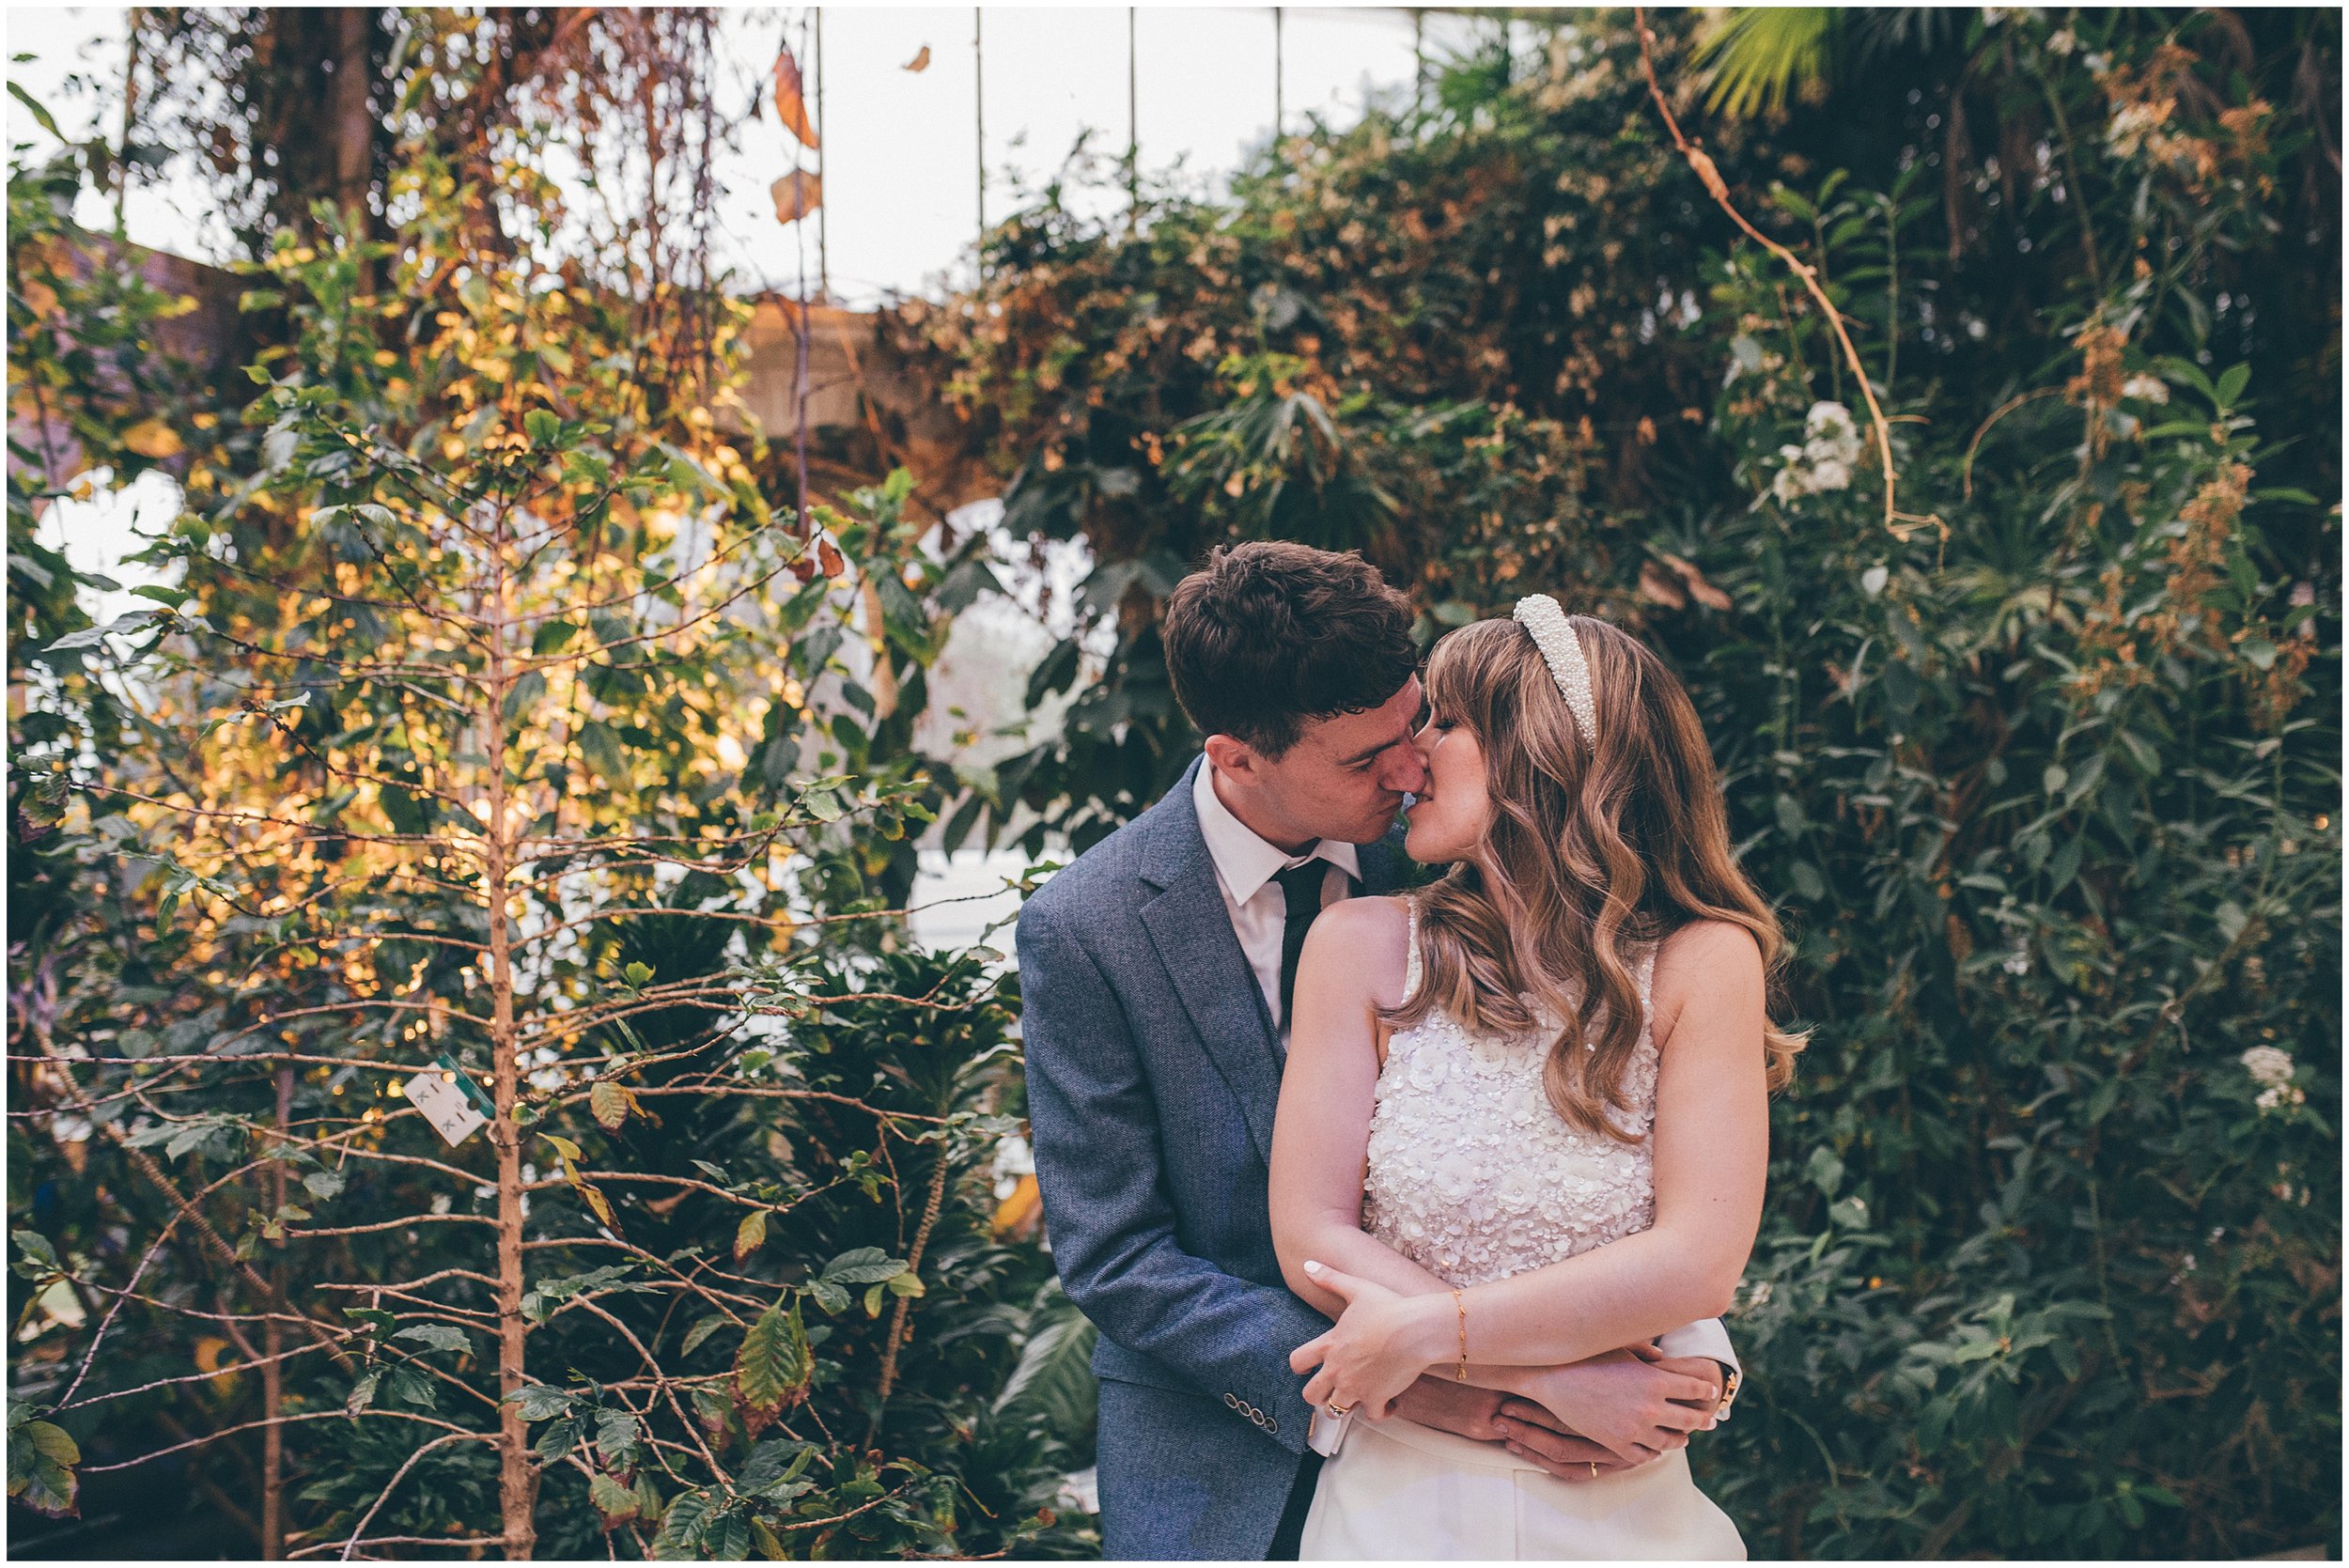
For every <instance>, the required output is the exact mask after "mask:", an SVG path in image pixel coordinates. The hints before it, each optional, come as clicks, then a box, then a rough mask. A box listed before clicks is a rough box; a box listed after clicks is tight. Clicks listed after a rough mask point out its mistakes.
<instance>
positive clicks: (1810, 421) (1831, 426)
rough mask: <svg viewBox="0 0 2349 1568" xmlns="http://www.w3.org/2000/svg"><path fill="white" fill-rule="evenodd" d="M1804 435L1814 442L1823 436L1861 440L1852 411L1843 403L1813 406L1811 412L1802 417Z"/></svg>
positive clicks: (1824, 403)
mask: <svg viewBox="0 0 2349 1568" xmlns="http://www.w3.org/2000/svg"><path fill="white" fill-rule="evenodd" d="M1802 433H1803V434H1804V435H1806V436H1809V437H1811V438H1812V439H1813V440H1816V439H1817V438H1819V437H1821V436H1833V437H1835V438H1836V439H1838V440H1842V439H1844V438H1846V437H1848V438H1849V439H1851V440H1853V441H1858V440H1859V427H1858V426H1857V425H1855V424H1853V423H1852V416H1851V410H1849V409H1847V408H1845V407H1843V404H1841V403H1829V402H1818V403H1813V404H1812V405H1811V411H1810V412H1809V413H1807V414H1805V415H1803V416H1802Z"/></svg>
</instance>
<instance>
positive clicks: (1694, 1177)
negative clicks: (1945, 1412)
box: [1276, 922, 1769, 1409]
mask: <svg viewBox="0 0 2349 1568" xmlns="http://www.w3.org/2000/svg"><path fill="white" fill-rule="evenodd" d="M1654 1001H1655V1008H1656V1020H1655V1028H1656V1031H1657V1039H1658V1042H1659V1045H1660V1047H1661V1048H1662V1064H1661V1067H1660V1070H1659V1074H1658V1078H1657V1094H1656V1107H1657V1109H1656V1126H1655V1130H1654V1132H1653V1134H1652V1136H1653V1137H1654V1138H1655V1140H1656V1222H1655V1224H1654V1225H1653V1226H1652V1227H1651V1228H1650V1229H1648V1230H1645V1231H1642V1232H1641V1233H1640V1234H1636V1235H1631V1236H1626V1237H1625V1238H1624V1239H1622V1240H1621V1241H1618V1242H1615V1243H1613V1244H1612V1245H1610V1246H1607V1247H1602V1248H1597V1249H1595V1250H1592V1251H1589V1252H1585V1253H1582V1254H1579V1256H1576V1257H1573V1258H1569V1259H1566V1260H1565V1261H1564V1262H1562V1263H1556V1264H1551V1265H1548V1266H1547V1267H1544V1268H1539V1269H1534V1270H1532V1271H1531V1272H1528V1273H1525V1274H1519V1275H1517V1276H1514V1277H1512V1278H1510V1279H1506V1280H1498V1281H1492V1282H1491V1283H1489V1284H1483V1285H1478V1286H1475V1287H1474V1288H1472V1289H1470V1290H1468V1291H1466V1292H1465V1293H1463V1296H1464V1300H1465V1303H1466V1305H1467V1308H1468V1340H1469V1354H1470V1357H1471V1358H1472V1359H1473V1360H1475V1361H1480V1362H1495V1363H1501V1364H1506V1365H1517V1366H1533V1365H1549V1364H1555V1363H1559V1362H1567V1361H1578V1360H1581V1359H1582V1358H1586V1357H1589V1356H1594V1355H1596V1354H1598V1353H1599V1352H1602V1351H1605V1350H1609V1349H1611V1348H1613V1347H1615V1346H1617V1345H1623V1344H1629V1343H1633V1342H1635V1341H1640V1340H1646V1339H1649V1338H1652V1337H1653V1336H1655V1335H1657V1334H1659V1333H1661V1332H1663V1331H1664V1330H1666V1329H1668V1328H1671V1327H1674V1326H1675V1325H1678V1324H1682V1323H1686V1322H1688V1321H1690V1320H1692V1319H1697V1318H1703V1317H1709V1316H1713V1315H1716V1314H1718V1313H1719V1312H1722V1311H1724V1310H1725V1309H1726V1308H1727V1307H1728V1305H1729V1302H1730V1298H1731V1296H1732V1295H1733V1294H1734V1292H1735V1289H1736V1283H1737V1279H1738V1276H1739V1275H1740V1274H1741V1273H1742V1272H1743V1271H1744V1268H1745V1264H1746V1259H1747V1256H1748V1255H1749V1254H1750V1252H1751V1251H1752V1249H1753V1240H1754V1235H1755V1234H1756V1233H1757V1231H1758V1230H1759V1229H1760V1226H1761V1215H1762V1188H1763V1181H1764V1177H1765V1174H1766V1170H1767V1166H1768V1160H1769V1106H1768V1091H1767V1086H1766V1081H1765V1079H1764V1060H1765V1059H1764V1054H1763V1049H1762V1030H1763V1025H1764V1018H1765V1014H1764V993H1763V973H1762V958H1761V952H1760V950H1759V949H1758V948H1757V947H1756V946H1755V945H1754V943H1753V939H1751V938H1750V936H1748V935H1747V934H1746V933H1745V932H1744V931H1743V930H1741V929H1739V928H1738V927H1736V926H1734V925H1730V924H1725V923H1710V922H1709V923H1707V924H1703V925H1697V926H1690V927H1688V928H1686V929H1684V930H1682V931H1680V932H1678V933H1675V934H1674V935H1673V937H1672V939H1671V940H1670V941H1668V942H1667V943H1666V944H1665V950H1664V952H1663V954H1662V955H1660V956H1659V957H1658V959H1657V975H1656V981H1655V996H1654ZM1276 1154H1277V1147H1276ZM1315 1261H1316V1262H1320V1263H1322V1264H1324V1265H1325V1267H1324V1268H1322V1269H1321V1270H1319V1271H1316V1272H1317V1273H1318V1274H1319V1279H1317V1280H1316V1281H1315V1282H1316V1283H1317V1284H1319V1285H1321V1287H1322V1288H1323V1289H1324V1290H1325V1291H1332V1290H1334V1293H1335V1294H1342V1295H1348V1296H1352V1295H1353V1294H1355V1293H1354V1292H1352V1291H1350V1290H1349V1288H1348V1287H1349V1285H1350V1281H1332V1280H1331V1279H1330V1265H1334V1266H1335V1267H1336V1269H1337V1270H1338V1271H1339V1272H1341V1273H1351V1272H1352V1271H1351V1270H1350V1269H1346V1266H1345V1265H1344V1264H1342V1263H1339V1262H1338V1260H1336V1259H1319V1258H1317V1259H1315ZM1289 1267H1290V1265H1289V1264H1288V1261H1287V1259H1286V1258H1285V1257H1284V1258H1283V1268H1284V1269H1287V1268H1289ZM1302 1267H1303V1260H1302V1259H1299V1262H1298V1263H1297V1265H1295V1269H1296V1271H1302ZM1384 1284H1385V1281H1383V1280H1377V1281H1374V1283H1373V1285H1372V1287H1371V1289H1370V1290H1368V1291H1367V1292H1362V1293H1360V1294H1361V1296H1362V1299H1361V1300H1360V1301H1359V1302H1358V1303H1357V1304H1356V1305H1355V1307H1354V1308H1353V1309H1352V1310H1350V1311H1349V1312H1347V1313H1346V1316H1345V1318H1344V1320H1343V1321H1342V1322H1341V1324H1340V1325H1339V1327H1337V1328H1334V1329H1332V1330H1331V1331H1330V1333H1329V1334H1325V1335H1323V1336H1322V1337H1321V1338H1320V1339H1318V1340H1315V1341H1314V1342H1312V1343H1310V1344H1307V1345H1305V1346H1303V1347H1302V1348H1300V1349H1299V1352H1298V1357H1297V1358H1293V1359H1292V1364H1293V1365H1297V1366H1299V1368H1300V1370H1301V1369H1302V1367H1304V1366H1309V1365H1312V1364H1314V1363H1315V1362H1321V1363H1322V1370H1321V1372H1320V1373H1319V1374H1316V1376H1315V1379H1314V1381H1313V1382H1312V1383H1310V1384H1308V1385H1307V1388H1306V1397H1307V1398H1309V1399H1315V1400H1332V1399H1334V1400H1335V1401H1336V1402H1337V1403H1339V1404H1349V1403H1353V1402H1355V1401H1358V1400H1366V1401H1369V1402H1370V1403H1371V1405H1372V1406H1373V1408H1374V1409H1377V1408H1379V1407H1381V1406H1382V1405H1383V1402H1384V1401H1385V1400H1387V1399H1391V1398H1392V1396H1393V1394H1394V1392H1395V1391H1396V1390H1397V1389H1400V1388H1402V1387H1404V1386H1406V1385H1408V1382H1409V1380H1410V1378H1411V1377H1414V1376H1416V1375H1418V1374H1419V1373H1421V1372H1422V1371H1423V1370H1425V1369H1426V1368H1428V1367H1430V1366H1444V1365H1450V1364H1452V1363H1454V1362H1455V1361H1456V1359H1457V1357H1458V1354H1459V1332H1460V1326H1459V1322H1458V1312H1457V1309H1456V1307H1455V1302H1454V1300H1453V1298H1452V1297H1451V1296H1450V1295H1449V1294H1448V1293H1447V1294H1446V1295H1445V1296H1439V1297H1433V1298H1430V1297H1425V1296H1389V1294H1388V1290H1387V1289H1381V1288H1379V1287H1380V1286H1382V1285H1384ZM1389 1288H1392V1287H1389ZM1313 1299H1315V1304H1316V1305H1318V1304H1320V1300H1319V1298H1318V1297H1315V1298H1313ZM1366 1308H1367V1309H1370V1310H1368V1311H1365V1310H1364V1309H1366ZM1358 1320H1359V1321H1358Z"/></svg>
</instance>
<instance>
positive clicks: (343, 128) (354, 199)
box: [333, 6, 375, 236]
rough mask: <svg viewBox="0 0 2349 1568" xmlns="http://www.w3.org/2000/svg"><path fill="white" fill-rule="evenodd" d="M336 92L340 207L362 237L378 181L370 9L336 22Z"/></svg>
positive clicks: (348, 10) (345, 12)
mask: <svg viewBox="0 0 2349 1568" xmlns="http://www.w3.org/2000/svg"><path fill="white" fill-rule="evenodd" d="M335 21H336V23H337V27H336V33H335V41H334V99H333V103H334V109H333V123H334V132H333V135H334V205H335V206H336V207H337V208H339V209H341V210H342V214H343V221H344V222H345V223H346V224H348V225H350V229H351V231H352V232H353V233H354V234H356V235H361V236H364V235H365V234H366V230H367V187H368V186H369V184H371V183H372V182H373V179H374V175H375V119H374V116H372V115H370V114H369V113H368V110H367V99H368V97H369V91H368V89H369V88H371V87H372V86H373V85H374V81H373V78H374V74H375V73H374V70H372V62H371V60H370V58H369V56H370V54H371V53H372V51H371V50H370V49H369V48H368V45H369V44H370V43H371V42H372V41H373V39H374V34H375V13H374V12H373V11H371V10H369V9H368V8H366V7H365V6H348V7H345V8H343V9H342V11H341V14H340V15H338V16H337V17H336V18H335Z"/></svg>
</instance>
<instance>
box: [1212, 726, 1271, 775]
mask: <svg viewBox="0 0 2349 1568" xmlns="http://www.w3.org/2000/svg"><path fill="white" fill-rule="evenodd" d="M1204 750H1205V751H1206V753H1207V760H1208V761H1209V762H1211V763H1213V764H1215V770H1216V771H1217V772H1219V773H1221V774H1222V775H1223V776H1224V777H1226V778H1234V779H1250V778H1252V777H1253V776H1254V774H1255V771H1256V766H1257V764H1258V762H1259V761H1260V760H1261V759H1260V758H1259V757H1258V756H1257V755H1256V753H1255V749H1254V748H1253V747H1252V746H1250V745H1249V744H1248V742H1247V741H1245V740H1235V739H1233V738H1232V737H1230V736H1228V735H1211V736H1209V737H1207V738H1206V745H1205V747H1204Z"/></svg>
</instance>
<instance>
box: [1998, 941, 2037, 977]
mask: <svg viewBox="0 0 2349 1568" xmlns="http://www.w3.org/2000/svg"><path fill="white" fill-rule="evenodd" d="M1999 968H2000V969H2002V970H2006V972H2007V973H2009V974H2029V973H2030V943H2028V942H2016V943H2015V951H2014V952H2012V953H2010V954H2008V955H2006V956H2005V957H2004V958H2003V959H2001V960H1999Z"/></svg>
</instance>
